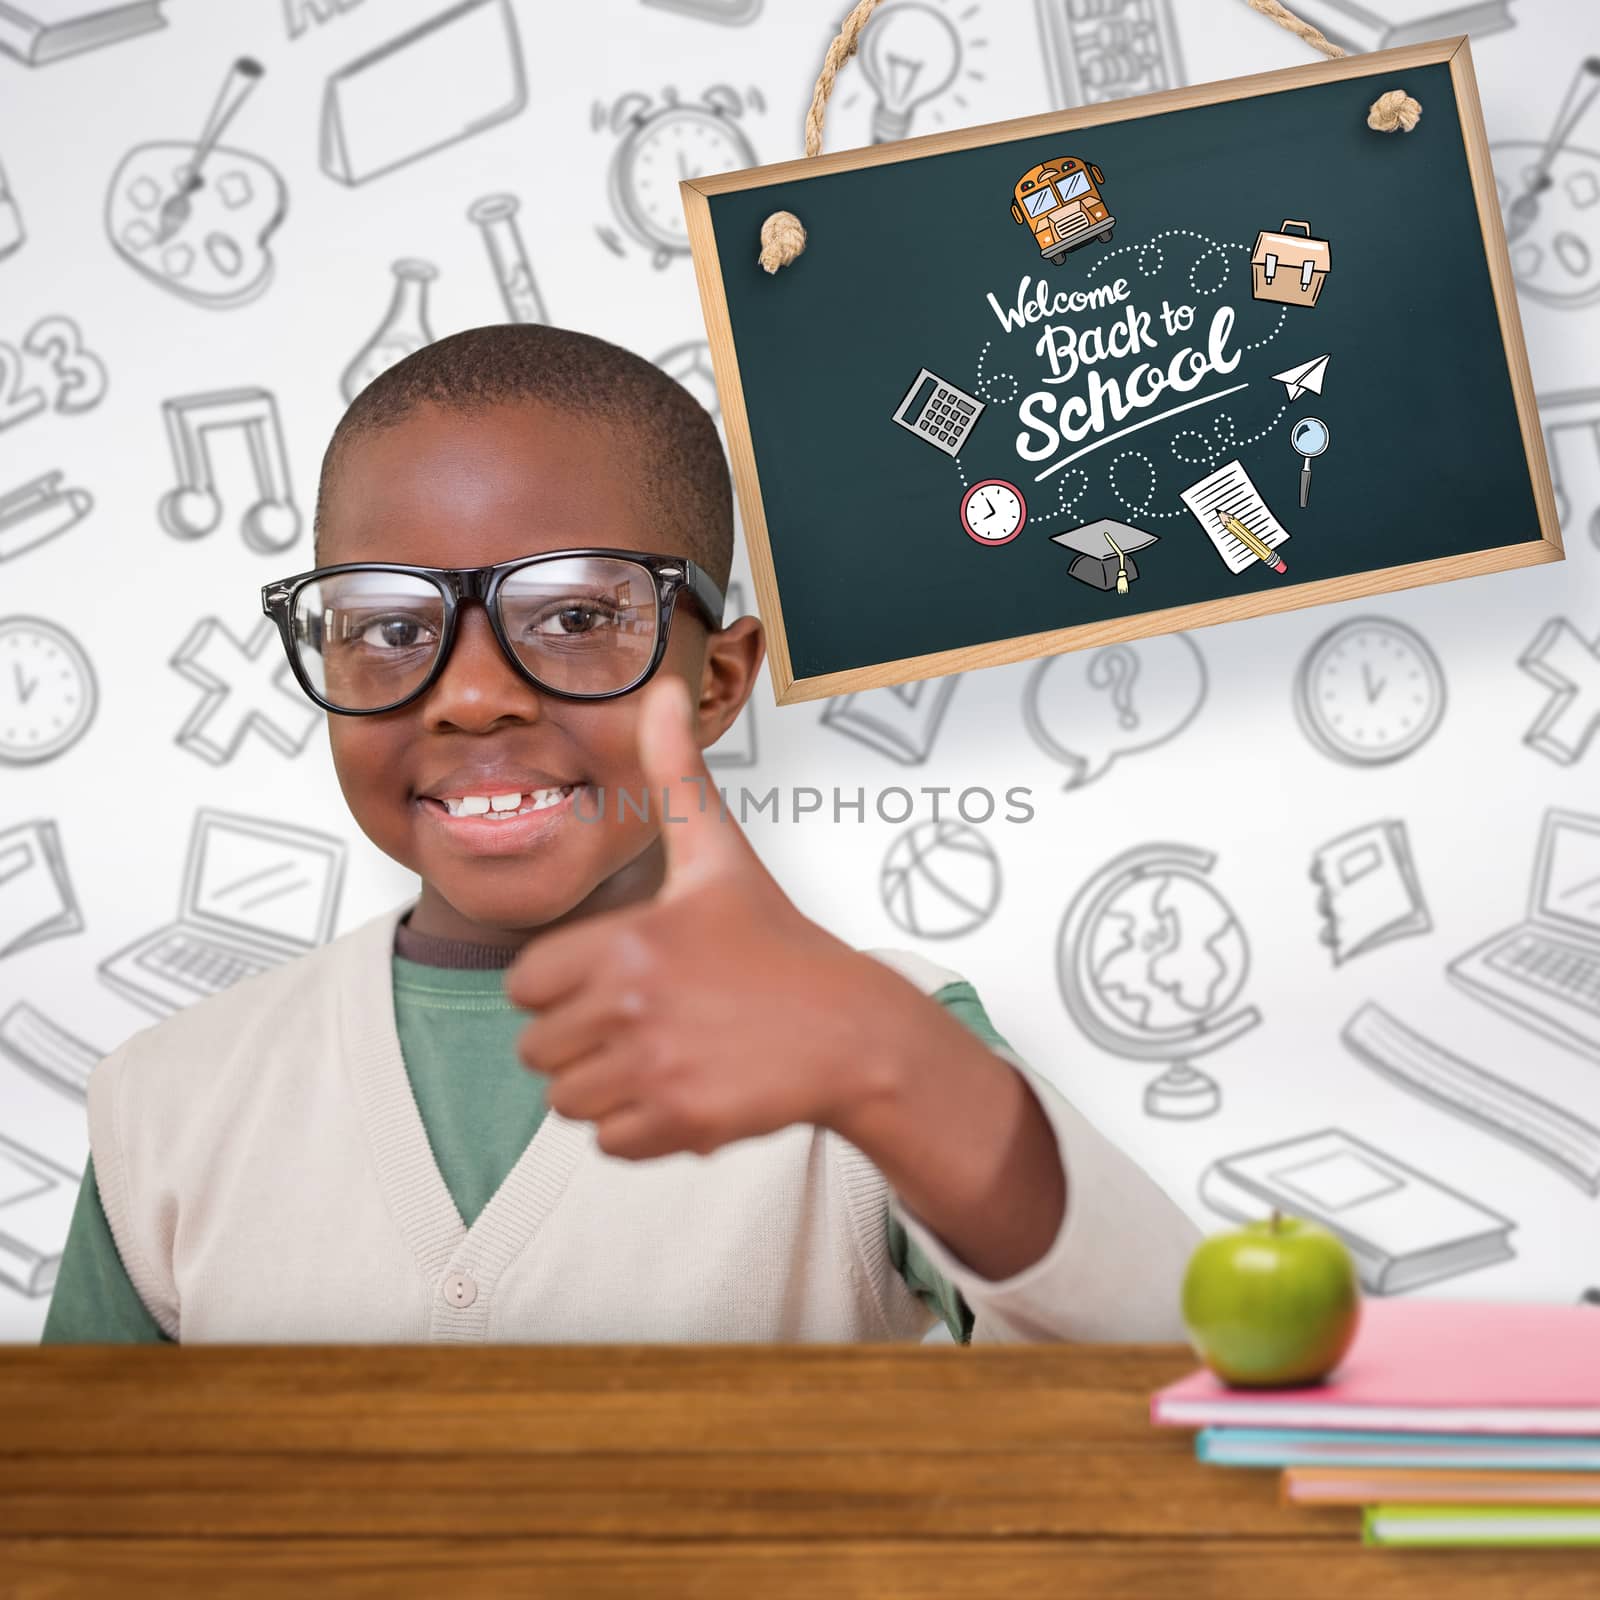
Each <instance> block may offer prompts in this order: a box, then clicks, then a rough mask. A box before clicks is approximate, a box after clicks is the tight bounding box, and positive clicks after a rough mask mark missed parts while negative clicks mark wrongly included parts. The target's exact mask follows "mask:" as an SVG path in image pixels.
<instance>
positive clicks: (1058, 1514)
mask: <svg viewBox="0 0 1600 1600" xmlns="http://www.w3.org/2000/svg"><path fill="white" fill-rule="evenodd" d="M1192 1365H1193V1362H1192V1358H1191V1357H1190V1355H1189V1352H1188V1351H1187V1350H1185V1349H1183V1348H1182V1347H1178V1346H1165V1345H1163V1346H1137V1345H1010V1346H979V1347H976V1348H967V1349H959V1348H956V1347H953V1346H949V1345H943V1346H941V1345H933V1346H924V1345H914V1344H913V1345H862V1346H848V1345H847V1346H839V1345H798V1346H787V1347H774V1346H748V1345H721V1346H717V1345H613V1346H571V1345H563V1346H542V1347H541V1346H537V1345H531V1346H521V1347H514V1346H493V1347H487V1348H485V1347H470V1348H462V1347H445V1346H438V1345H432V1346H359V1345H358V1346H350V1345H343V1346H318V1347H312V1346H298V1347H296V1346H286V1345H280V1346H237V1345H236V1346H217V1345H212V1346H203V1345H200V1346H189V1347H184V1346H178V1347H173V1346H166V1347H162V1346H131V1347H106V1346H48V1347H44V1348H38V1347H20V1348H19V1347H13V1348H9V1349H3V1350H0V1405H3V1410H0V1594H3V1595H5V1596H8V1597H20V1600H35V1597H37V1600H43V1597H45V1596H49V1597H50V1600H62V1597H64V1596H71V1595H79V1594H88V1593H91V1592H92V1593H95V1594H102V1595H103V1594H115V1595H117V1596H119V1597H123V1596H132V1597H137V1596H143V1595H157V1594H160V1595H162V1596H163V1597H165V1596H170V1595H174V1594H177V1595H181V1596H188V1595H204V1596H207V1597H210V1596H214V1595H223V1594H226V1595H230V1596H233V1595H252V1596H253V1595H277V1594H282V1593H284V1592H285V1591H288V1590H298V1591H299V1592H300V1593H301V1594H302V1595H303V1596H305V1600H322V1597H324V1596H346V1595H357V1594H359V1595H362V1596H368V1597H372V1596H384V1597H388V1596H391V1595H403V1594H418V1595H423V1594H425V1595H429V1596H450V1597H454V1596H459V1595H463V1594H490V1593H493V1594H499V1593H506V1594H511V1593H516V1594H538V1595H558V1596H562V1597H566V1596H594V1595H605V1596H619V1597H620V1596H627V1597H628V1600H653V1597H655V1596H658V1595H668V1594H685V1593H693V1594H694V1595H696V1596H701V1597H707V1600H710V1597H718V1596H729V1597H735V1596H736V1597H738V1600H788V1597H790V1596H794V1597H800V1596H804V1597H805V1600H817V1597H818V1596H832V1595H870V1596H875V1597H900V1596H904V1597H907V1600H912V1597H915V1600H945V1597H949V1600H956V1597H960V1600H970V1597H972V1596H975V1595H1002V1596H1005V1597H1006V1600H1031V1597H1035V1596H1037V1597H1039V1600H1046V1597H1048V1600H1064V1597H1068V1596H1071V1597H1079V1596H1100V1595H1116V1596H1121V1597H1126V1600H1168V1597H1171V1600H1207V1597H1211V1596H1215V1597H1217V1600H1242V1597H1246V1596H1249V1597H1256V1596H1262V1597H1270V1600H1320V1597H1322V1596H1352V1597H1355V1596H1359V1597H1360V1600H1386V1597H1389V1596H1407V1597H1412V1600H1440V1597H1444V1596H1449V1597H1450V1600H1464V1597H1477V1596H1494V1597H1496V1600H1500V1597H1505V1600H1510V1597H1512V1596H1515V1597H1517V1600H1542V1597H1545V1596H1558V1595H1559V1596H1573V1597H1577V1596H1580V1595H1581V1596H1585V1597H1587V1600H1592V1597H1593V1596H1594V1595H1595V1594H1596V1593H1597V1592H1600V1552H1597V1551H1595V1550H1592V1549H1591V1550H1587V1551H1585V1550H1566V1551H1381V1550H1369V1549H1364V1548H1362V1546H1361V1545H1360V1544H1359V1543H1358V1542H1357V1539H1358V1535H1357V1521H1358V1516H1357V1513H1356V1512H1354V1511H1349V1510H1344V1509H1318V1510H1304V1509H1290V1508H1287V1507H1280V1506H1279V1505H1278V1504H1277V1499H1276V1495H1277V1474H1276V1473H1274V1472H1266V1471H1243V1470H1236V1469H1224V1468H1220V1467H1202V1466H1200V1465H1199V1464H1198V1463H1196V1461H1195V1460H1194V1458H1193V1454H1192V1449H1193V1442H1192V1438H1191V1436H1190V1434H1189V1433H1188V1432H1186V1431H1179V1430H1171V1429H1157V1428H1153V1427H1151V1426H1150V1424H1149V1422H1148V1421H1147V1411H1146V1405H1147V1398H1148V1396H1149V1394H1150V1391H1151V1390H1152V1389H1155V1388H1157V1387H1158V1386H1159V1385H1161V1384H1163V1383H1166V1382H1168V1381H1170V1380H1171V1379H1173V1378H1176V1377H1178V1376H1180V1375H1181V1374H1182V1373H1184V1372H1186V1371H1188V1370H1189V1369H1190V1368H1191V1366H1192Z"/></svg>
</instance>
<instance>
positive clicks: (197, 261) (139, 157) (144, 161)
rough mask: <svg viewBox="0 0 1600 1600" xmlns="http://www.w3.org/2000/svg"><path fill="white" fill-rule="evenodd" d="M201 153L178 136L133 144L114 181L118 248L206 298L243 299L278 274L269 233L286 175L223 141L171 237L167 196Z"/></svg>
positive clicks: (109, 218) (112, 212)
mask: <svg viewBox="0 0 1600 1600" xmlns="http://www.w3.org/2000/svg"><path fill="white" fill-rule="evenodd" d="M194 155H195V147H194V146H193V145H192V144H183V143H178V142H174V143H170V144H146V145H140V146H139V147H138V148H137V149H134V150H131V151H129V153H128V155H127V156H126V157H125V158H124V159H123V162H122V165H121V166H120V167H118V168H117V172H116V176H115V177H114V178H113V179H112V181H111V192H110V194H109V196H108V197H107V201H106V231H107V232H108V233H109V234H110V236H111V242H112V244H113V245H114V246H115V247H116V250H117V254H118V255H120V256H121V257H122V258H123V259H124V260H125V261H127V262H128V263H130V265H132V266H134V267H136V268H138V270H139V271H140V272H142V273H144V275H145V276H146V277H147V278H150V279H152V280H154V281H155V282H156V283H159V284H160V285H161V286H162V288H164V289H170V290H172V291H173V293H174V294H178V295H182V296H183V298H184V299H186V300H193V301H196V302H197V303H199V304H201V305H208V306H217V307H221V306H235V305H242V304H243V303H244V302H245V301H247V300H253V299H254V298H255V297H256V296H257V295H258V294H260V293H261V292H262V291H263V290H264V289H265V288H266V287H267V285H268V283H270V282H271V281H272V268H273V262H272V256H271V254H270V253H269V251H268V250H267V248H266V240H267V236H268V235H269V234H270V233H271V232H272V231H273V229H274V228H276V227H277V226H278V224H279V222H280V221H282V219H283V213H284V209H285V204H286V200H287V195H286V192H285V189H284V184H283V180H282V179H281V178H280V177H279V176H278V174H277V173H276V172H274V171H273V170H272V168H271V167H269V166H268V165H267V164H266V162H264V161H262V160H260V159H259V158H258V157H256V156H252V155H247V154H246V153H245V152H244V151H242V150H229V149H224V148H221V147H218V148H216V149H214V150H212V151H211V154H210V159H209V160H208V161H207V162H206V170H205V181H204V182H203V183H202V184H201V186H200V187H199V188H197V189H196V190H195V191H194V192H193V194H192V196H191V197H190V210H189V215H188V217H187V219H186V220H185V221H184V222H183V223H182V224H181V225H180V226H179V227H177V228H176V229H175V230H174V231H172V232H171V233H170V234H168V235H167V237H165V238H163V237H162V224H161V211H162V206H163V203H164V202H165V200H166V199H167V197H168V196H169V195H171V194H172V193H173V192H174V189H175V187H177V186H181V185H182V184H183V183H185V182H186V181H187V178H188V175H189V164H190V163H191V162H192V161H193V159H194Z"/></svg>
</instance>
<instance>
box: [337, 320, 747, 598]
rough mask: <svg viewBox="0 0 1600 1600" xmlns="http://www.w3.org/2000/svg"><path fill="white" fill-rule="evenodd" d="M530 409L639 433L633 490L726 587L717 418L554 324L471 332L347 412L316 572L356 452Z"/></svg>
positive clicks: (400, 370)
mask: <svg viewBox="0 0 1600 1600" xmlns="http://www.w3.org/2000/svg"><path fill="white" fill-rule="evenodd" d="M518 401H533V402H536V403H541V404H544V405H549V406H554V407H556V408H557V409H559V410H561V411H564V412H566V413H568V414H569V415H573V416H582V417H592V418H598V419H601V420H603V421H605V422H607V423H610V424H612V425H613V426H616V427H619V428H623V429H626V430H630V431H631V433H632V435H633V439H634V442H635V443H636V444H637V445H638V446H639V447H640V448H639V450H638V451H634V452H630V455H631V456H633V458H634V460H635V465H636V467H637V468H638V469H639V470H636V471H635V473H634V480H635V482H636V483H637V484H638V486H639V490H640V493H641V494H644V495H647V496H648V497H649V505H648V507H647V510H646V514H647V515H648V516H650V517H653V518H657V519H659V521H660V524H661V526H662V527H663V528H672V529H676V530H678V531H679V533H680V535H681V546H682V553H683V554H684V555H686V556H688V557H689V558H690V559H691V560H693V561H696V562H698V563H699V564H700V566H702V567H704V568H705V570H706V572H707V573H708V574H709V575H710V576H711V578H712V580H713V581H714V582H715V583H716V584H717V586H718V588H720V589H724V590H726V589H727V587H728V572H729V569H730V567H731V566H732V563H733V485H732V482H731V480H730V479H729V476H728V459H727V455H726V453H725V452H724V451H723V448H722V440H721V438H720V437H719V436H718V434H717V425H716V422H715V421H714V420H713V418H712V416H711V413H710V412H709V411H707V410H706V408H705V407H704V406H703V405H701V403H700V402H699V401H698V400H697V399H696V398H695V397H694V395H693V394H692V393H691V392H690V391H689V390H688V389H686V388H685V387H684V386H683V385H682V384H681V383H679V382H678V380H677V379H676V378H673V377H670V376H669V375H668V374H667V373H666V372H664V371H662V369H661V368H660V367H658V366H657V365H656V364H655V363H654V362H653V361H647V360H646V359H645V358H644V357H643V356H640V355H635V354H634V352H633V351H631V350H625V349H624V348H623V347H622V346H621V345H618V344H612V343H611V342H610V341H609V340H606V339H601V338H597V337H596V336H595V335H594V334H590V333H579V332H578V331H577V330H575V329H572V328H555V327H551V326H550V325H549V324H547V323H517V322H497V323H491V324H489V325H488V326H486V327H482V328H466V329H463V330H462V332H460V333H452V334H449V335H447V336H446V337H445V338H443V339H438V340H435V342H434V343H432V344H429V345H424V346H423V347H422V348H421V349H420V350H414V351H412V353H411V354H410V355H408V356H406V357H405V358H404V359H403V360H401V361H397V362H396V363H395V364H394V365H393V366H392V367H389V368H387V369H386V370H385V371H383V372H381V373H379V374H378V376H377V377H376V378H374V379H373V380H372V382H371V383H369V384H368V385H367V387H366V388H365V389H363V390H362V391H361V392H360V394H358V395H357V396H356V397H355V399H354V400H352V401H351V402H350V406H349V408H348V409H347V410H346V412H345V414H344V415H343V416H342V417H341V418H340V419H339V421H338V424H337V425H336V426H335V428H334V430H333V437H332V438H331V439H330V440H329V441H328V448H327V450H326V452H325V453H324V454H323V457H322V474H321V477H320V479H319V481H318V483H317V506H316V513H315V515H314V517H313V519H312V549H313V554H312V561H313V563H315V564H320V559H321V558H320V556H318V555H317V553H316V547H317V545H318V543H319V542H320V538H321V534H322V519H323V507H324V505H325V503H326V502H327V499H328V496H329V493H330V490H331V487H332V485H333V483H334V481H335V479H336V478H337V476H338V470H339V464H340V462H341V461H342V460H343V458H344V454H345V452H346V451H347V450H348V449H349V448H350V446H351V445H352V444H353V443H354V442H355V441H356V440H358V439H359V438H361V436H362V435H364V434H370V433H374V432H376V431H378V430H379V429H382V428H386V427H392V426H394V425H395V424H396V423H399V422H401V421H403V420H404V418H405V417H407V416H408V415H409V414H410V413H411V412H412V411H413V410H415V409H416V408H417V407H418V406H420V405H424V404H428V405H435V406H439V407H441V408H443V409H445V410H448V411H460V412H470V411H475V410H477V409H479V408H481V407H484V406H492V405H499V404H504V403H507V402H512V403H514V402H518Z"/></svg>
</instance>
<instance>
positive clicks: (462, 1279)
mask: <svg viewBox="0 0 1600 1600" xmlns="http://www.w3.org/2000/svg"><path fill="white" fill-rule="evenodd" d="M444 1297H445V1299H446V1300H448V1301H449V1302H450V1304H451V1305H453V1306H455V1307H457V1308H460V1307H461V1306H470V1305H471V1304H472V1302H473V1301H474V1300H476V1299H477V1298H478V1283H477V1280H476V1279H475V1278H472V1277H470V1276H469V1275H468V1274H467V1273H465V1272H452V1273H449V1274H448V1275H447V1276H446V1278H445V1280H444Z"/></svg>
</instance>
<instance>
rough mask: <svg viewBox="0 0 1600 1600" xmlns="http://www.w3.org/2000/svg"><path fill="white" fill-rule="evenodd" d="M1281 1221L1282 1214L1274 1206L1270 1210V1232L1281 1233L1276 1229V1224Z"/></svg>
mask: <svg viewBox="0 0 1600 1600" xmlns="http://www.w3.org/2000/svg"><path fill="white" fill-rule="evenodd" d="M1282 1220H1283V1213H1282V1212H1281V1211H1280V1210H1278V1208H1277V1207H1276V1206H1274V1207H1273V1208H1272V1231H1273V1232H1274V1233H1278V1232H1281V1229H1280V1228H1279V1227H1278V1224H1279V1223H1280V1222H1282Z"/></svg>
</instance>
